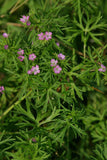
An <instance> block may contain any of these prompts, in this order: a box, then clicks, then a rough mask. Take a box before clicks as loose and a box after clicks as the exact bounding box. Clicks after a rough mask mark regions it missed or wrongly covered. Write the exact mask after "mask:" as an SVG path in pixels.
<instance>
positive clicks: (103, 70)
mask: <svg viewBox="0 0 107 160" xmlns="http://www.w3.org/2000/svg"><path fill="white" fill-rule="evenodd" d="M98 71H100V72H105V71H106V66H104V65H103V64H101V68H99V69H98Z"/></svg>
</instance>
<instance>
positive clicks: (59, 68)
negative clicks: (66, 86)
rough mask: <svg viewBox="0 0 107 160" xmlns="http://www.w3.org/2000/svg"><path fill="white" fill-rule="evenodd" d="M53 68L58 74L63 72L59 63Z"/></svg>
mask: <svg viewBox="0 0 107 160" xmlns="http://www.w3.org/2000/svg"><path fill="white" fill-rule="evenodd" d="M53 70H54V72H55V73H56V74H59V73H60V72H61V70H62V68H61V67H60V66H59V65H57V66H56V67H55V68H54V69H53Z"/></svg>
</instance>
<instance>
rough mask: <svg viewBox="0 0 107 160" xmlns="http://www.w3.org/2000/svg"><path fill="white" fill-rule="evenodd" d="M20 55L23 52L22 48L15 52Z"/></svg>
mask: <svg viewBox="0 0 107 160" xmlns="http://www.w3.org/2000/svg"><path fill="white" fill-rule="evenodd" d="M17 53H18V54H19V55H20V56H22V55H23V54H24V50H23V49H21V48H19V51H18V52H17Z"/></svg>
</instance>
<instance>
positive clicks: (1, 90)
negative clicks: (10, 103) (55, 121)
mask: <svg viewBox="0 0 107 160" xmlns="http://www.w3.org/2000/svg"><path fill="white" fill-rule="evenodd" d="M3 91H4V87H3V86H0V93H2V94H3Z"/></svg>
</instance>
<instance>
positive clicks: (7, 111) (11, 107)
mask: <svg viewBox="0 0 107 160" xmlns="http://www.w3.org/2000/svg"><path fill="white" fill-rule="evenodd" d="M31 92H32V90H30V91H29V92H28V93H27V94H26V95H25V96H23V97H22V98H21V99H20V100H18V101H17V102H15V103H14V104H13V105H11V106H10V107H9V108H8V109H7V110H6V111H5V112H4V113H3V114H2V116H0V120H1V119H2V117H4V116H5V115H7V114H8V113H9V112H10V111H11V110H12V109H13V108H14V107H15V106H16V105H18V104H19V103H20V102H21V101H23V100H24V99H25V98H26V97H27V96H28V95H29V94H31Z"/></svg>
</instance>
